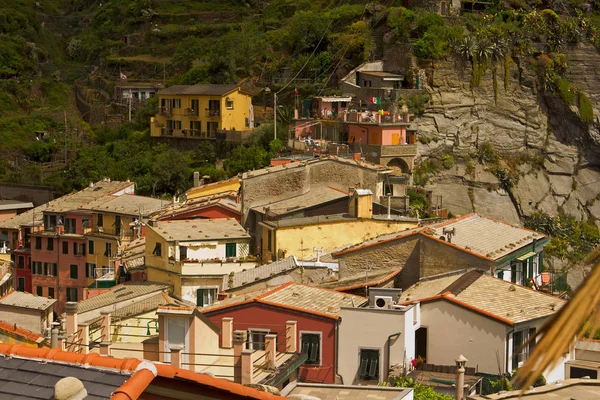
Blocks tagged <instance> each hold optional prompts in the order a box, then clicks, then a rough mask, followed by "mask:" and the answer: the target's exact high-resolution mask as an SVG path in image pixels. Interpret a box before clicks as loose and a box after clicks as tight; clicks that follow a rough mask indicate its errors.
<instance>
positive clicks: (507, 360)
mask: <svg viewBox="0 0 600 400" xmlns="http://www.w3.org/2000/svg"><path fill="white" fill-rule="evenodd" d="M514 331H515V328H514V327H513V328H512V329H511V330H510V331H508V333H507V334H506V367H505V368H506V369H505V371H506V373H508V362H509V359H508V338H509V337H510V335H511V334H512V333H513V332H514ZM513 357H514V354H513Z"/></svg>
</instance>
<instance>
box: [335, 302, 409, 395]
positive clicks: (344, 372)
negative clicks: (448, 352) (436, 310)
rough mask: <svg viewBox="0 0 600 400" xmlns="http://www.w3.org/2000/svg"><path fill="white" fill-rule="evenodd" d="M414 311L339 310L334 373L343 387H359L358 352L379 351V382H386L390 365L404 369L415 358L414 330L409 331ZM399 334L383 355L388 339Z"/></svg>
mask: <svg viewBox="0 0 600 400" xmlns="http://www.w3.org/2000/svg"><path fill="white" fill-rule="evenodd" d="M414 309H415V307H410V308H409V309H408V310H407V311H400V310H387V309H385V310H384V309H382V310H380V309H372V308H342V311H341V314H340V316H341V319H342V322H341V324H340V328H339V335H340V338H339V348H338V365H339V367H338V373H339V374H340V375H341V376H342V380H343V382H342V383H343V384H344V385H355V384H360V383H361V381H360V380H359V378H358V370H359V366H360V349H361V348H365V349H377V350H379V381H386V380H387V375H388V372H389V371H388V370H387V367H389V366H391V365H394V364H403V365H406V364H407V363H408V362H409V361H410V360H411V359H412V358H414V357H415V347H414V341H415V336H414V333H415V329H414V327H413V319H414ZM398 332H400V333H401V334H400V336H399V337H398V338H396V339H392V340H391V342H390V354H389V357H388V354H387V345H388V337H389V336H390V335H393V334H395V333H398Z"/></svg>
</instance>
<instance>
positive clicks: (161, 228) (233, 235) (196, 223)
mask: <svg viewBox="0 0 600 400" xmlns="http://www.w3.org/2000/svg"><path fill="white" fill-rule="evenodd" d="M157 225H158V226H153V227H152V229H154V230H155V231H156V233H158V234H159V235H160V236H162V237H163V238H165V239H166V240H167V241H175V240H179V241H198V240H215V239H249V238H250V235H248V233H247V232H246V231H245V230H244V228H242V226H241V225H240V224H239V223H238V222H237V221H236V220H235V219H233V218H223V219H190V220H179V221H178V220H175V221H158V224H157Z"/></svg>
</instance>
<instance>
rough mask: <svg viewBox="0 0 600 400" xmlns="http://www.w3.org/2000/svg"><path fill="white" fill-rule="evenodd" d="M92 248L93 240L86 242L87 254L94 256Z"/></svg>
mask: <svg viewBox="0 0 600 400" xmlns="http://www.w3.org/2000/svg"><path fill="white" fill-rule="evenodd" d="M94 247H95V243H94V241H93V240H88V252H89V254H91V255H94V252H95V248H94Z"/></svg>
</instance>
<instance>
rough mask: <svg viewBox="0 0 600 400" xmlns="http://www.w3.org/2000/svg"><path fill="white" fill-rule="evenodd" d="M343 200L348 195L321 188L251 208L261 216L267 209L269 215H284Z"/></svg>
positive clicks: (335, 190)
mask: <svg viewBox="0 0 600 400" xmlns="http://www.w3.org/2000/svg"><path fill="white" fill-rule="evenodd" d="M343 198H349V195H348V193H346V192H344V191H342V190H339V189H335V188H333V187H329V186H323V187H315V188H311V189H310V190H309V191H308V192H306V193H303V194H301V195H298V196H295V197H292V198H289V199H284V200H280V201H275V202H272V203H266V204H261V205H258V206H253V207H252V209H254V210H256V211H258V212H260V213H263V214H264V213H265V212H266V211H267V209H269V212H271V213H274V214H279V215H285V214H289V213H293V212H295V211H298V210H303V209H306V208H310V207H314V206H317V205H319V204H323V203H329V202H331V201H335V200H339V199H343Z"/></svg>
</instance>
